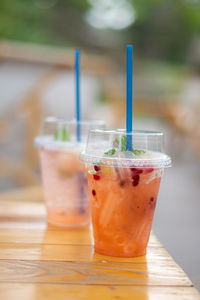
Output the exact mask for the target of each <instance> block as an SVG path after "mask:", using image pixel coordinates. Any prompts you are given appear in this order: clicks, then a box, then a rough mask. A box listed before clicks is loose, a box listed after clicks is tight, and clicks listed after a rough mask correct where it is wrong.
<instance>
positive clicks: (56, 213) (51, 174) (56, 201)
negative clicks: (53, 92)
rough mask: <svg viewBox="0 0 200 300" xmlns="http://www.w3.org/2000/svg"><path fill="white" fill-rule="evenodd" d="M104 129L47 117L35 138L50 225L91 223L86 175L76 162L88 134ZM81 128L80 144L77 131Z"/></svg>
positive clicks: (97, 124) (95, 124) (92, 123)
mask: <svg viewBox="0 0 200 300" xmlns="http://www.w3.org/2000/svg"><path fill="white" fill-rule="evenodd" d="M94 127H95V128H104V122H102V121H81V122H79V123H77V122H76V121H73V120H72V121H65V120H62V119H57V118H54V117H49V118H46V119H45V120H44V121H43V123H42V127H41V132H40V135H39V136H38V137H36V138H35V145H36V147H38V148H39V153H40V163H41V171H42V181H43V187H44V196H45V203H46V209H47V221H48V222H49V223H52V224H55V225H60V226H70V227H80V226H86V225H88V224H89V223H90V205H89V196H88V183H87V175H86V172H85V169H84V164H83V163H82V162H81V161H80V160H79V155H80V152H81V151H83V150H84V148H85V143H86V139H87V135H88V131H89V130H90V129H92V128H94ZM78 128H79V129H80V132H81V136H80V141H79V140H78V138H77V129H78Z"/></svg>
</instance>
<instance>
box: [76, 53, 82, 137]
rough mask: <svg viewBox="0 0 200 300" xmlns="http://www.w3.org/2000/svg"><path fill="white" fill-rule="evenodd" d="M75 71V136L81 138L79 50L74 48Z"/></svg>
mask: <svg viewBox="0 0 200 300" xmlns="http://www.w3.org/2000/svg"><path fill="white" fill-rule="evenodd" d="M75 73H76V122H77V127H76V136H77V141H78V142H80V140H81V125H80V121H81V108H80V50H75Z"/></svg>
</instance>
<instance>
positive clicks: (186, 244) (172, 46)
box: [0, 0, 200, 289]
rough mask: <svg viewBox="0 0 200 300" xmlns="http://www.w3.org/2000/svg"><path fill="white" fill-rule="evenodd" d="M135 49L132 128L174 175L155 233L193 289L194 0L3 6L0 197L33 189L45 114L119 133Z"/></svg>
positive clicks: (197, 84)
mask: <svg viewBox="0 0 200 300" xmlns="http://www.w3.org/2000/svg"><path fill="white" fill-rule="evenodd" d="M128 43H131V44H134V116H135V119H134V128H135V129H149V130H160V131H164V133H165V135H166V152H167V153H168V154H169V155H171V156H172V159H173V168H171V169H169V170H166V172H165V176H164V178H163V181H162V184H161V189H160V196H159V202H158V206H157V211H156V216H155V220H154V226H153V227H154V231H155V233H156V235H157V236H158V237H159V239H160V240H161V242H162V243H163V244H164V246H165V247H166V248H167V250H168V251H169V252H170V254H171V255H172V256H173V257H174V259H175V260H176V262H177V263H179V264H180V265H181V267H182V268H183V269H184V270H185V272H186V273H187V274H188V275H189V277H190V278H191V280H192V281H193V283H194V284H195V286H196V287H197V288H199V289H200V251H199V249H200V230H199V228H200V217H199V211H200V1H199V0H163V1H162V0H29V1H26V0H18V1H15V0H1V1H0V178H1V180H0V190H1V193H5V192H7V191H9V190H11V189H15V188H20V187H24V186H31V185H35V184H38V183H40V177H39V163H38V156H37V151H36V150H35V149H34V146H33V139H34V137H35V136H36V135H37V134H38V132H39V127H40V122H41V120H42V119H43V118H44V117H45V116H49V115H54V116H58V117H64V118H68V119H69V118H70V119H71V118H73V117H74V116H75V107H74V98H75V97H74V96H75V95H74V94H75V87H74V70H73V68H74V53H73V51H74V48H80V49H81V51H82V57H81V68H82V73H81V101H82V112H83V118H84V119H105V120H106V122H107V124H108V126H109V127H125V86H126V81H125V71H126V70H125V65H126V61H125V58H126V57H125V46H126V44H128Z"/></svg>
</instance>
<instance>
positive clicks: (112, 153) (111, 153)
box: [104, 149, 116, 156]
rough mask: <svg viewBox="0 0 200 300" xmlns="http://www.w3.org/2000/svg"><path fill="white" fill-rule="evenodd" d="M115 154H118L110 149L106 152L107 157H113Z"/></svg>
mask: <svg viewBox="0 0 200 300" xmlns="http://www.w3.org/2000/svg"><path fill="white" fill-rule="evenodd" d="M115 153H116V150H115V149H110V150H108V151H106V152H104V155H106V156H113V155H114V154H115Z"/></svg>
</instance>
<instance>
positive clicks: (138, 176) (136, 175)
mask: <svg viewBox="0 0 200 300" xmlns="http://www.w3.org/2000/svg"><path fill="white" fill-rule="evenodd" d="M132 179H133V180H137V181H139V179H140V175H139V174H134V175H132Z"/></svg>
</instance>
